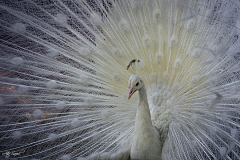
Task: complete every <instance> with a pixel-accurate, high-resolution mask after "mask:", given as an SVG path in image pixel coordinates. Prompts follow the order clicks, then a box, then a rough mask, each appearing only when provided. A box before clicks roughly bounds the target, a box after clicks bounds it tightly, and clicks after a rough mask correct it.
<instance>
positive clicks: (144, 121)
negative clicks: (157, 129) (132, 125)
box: [136, 84, 152, 129]
mask: <svg viewBox="0 0 240 160" xmlns="http://www.w3.org/2000/svg"><path fill="white" fill-rule="evenodd" d="M138 95H139V104H138V109H137V115H136V121H137V122H140V123H137V124H136V125H138V124H139V125H141V128H142V127H144V126H146V127H150V126H151V127H152V121H151V115H150V110H149V105H148V98H147V92H146V88H145V84H143V86H142V87H141V88H140V89H139V90H138ZM136 127H137V126H136ZM143 129H144V128H143Z"/></svg>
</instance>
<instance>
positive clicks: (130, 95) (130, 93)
mask: <svg viewBox="0 0 240 160" xmlns="http://www.w3.org/2000/svg"><path fill="white" fill-rule="evenodd" d="M133 93H134V92H133V91H132V88H129V93H128V100H129V99H130V98H131V97H132V95H133Z"/></svg>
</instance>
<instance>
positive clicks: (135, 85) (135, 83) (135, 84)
mask: <svg viewBox="0 0 240 160" xmlns="http://www.w3.org/2000/svg"><path fill="white" fill-rule="evenodd" d="M128 86H129V87H128V88H129V94H128V99H130V98H131V97H132V95H133V94H134V93H135V92H136V91H137V90H139V89H140V88H141V87H142V86H143V78H142V77H141V76H139V75H137V74H133V75H132V76H131V77H130V78H129V80H128Z"/></svg>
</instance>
